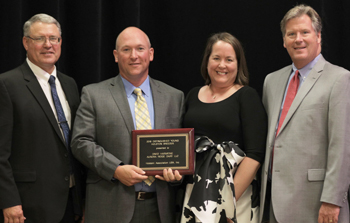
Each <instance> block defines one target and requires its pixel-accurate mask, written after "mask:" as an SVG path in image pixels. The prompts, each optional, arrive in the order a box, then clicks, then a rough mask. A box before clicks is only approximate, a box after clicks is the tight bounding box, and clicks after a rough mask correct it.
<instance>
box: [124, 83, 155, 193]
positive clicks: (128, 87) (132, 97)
mask: <svg viewBox="0 0 350 223" xmlns="http://www.w3.org/2000/svg"><path fill="white" fill-rule="evenodd" d="M121 78H122V81H123V84H124V88H125V93H126V97H127V99H128V102H129V107H130V111H131V115H132V119H133V121H134V129H136V122H135V102H136V100H137V96H136V94H134V89H135V88H136V87H135V86H134V85H132V84H131V83H130V82H129V81H127V80H126V79H124V78H123V77H121ZM138 88H141V90H142V95H143V97H144V98H145V100H146V102H147V107H148V112H149V116H150V119H151V124H152V129H154V106H153V97H152V91H151V86H150V84H149V77H147V79H146V80H145V81H144V82H143V83H142V84H141V85H140V86H139V87H138ZM134 186H135V191H144V192H154V191H156V186H155V184H154V183H153V184H152V185H151V186H148V185H147V184H145V182H141V183H138V184H135V185H134Z"/></svg>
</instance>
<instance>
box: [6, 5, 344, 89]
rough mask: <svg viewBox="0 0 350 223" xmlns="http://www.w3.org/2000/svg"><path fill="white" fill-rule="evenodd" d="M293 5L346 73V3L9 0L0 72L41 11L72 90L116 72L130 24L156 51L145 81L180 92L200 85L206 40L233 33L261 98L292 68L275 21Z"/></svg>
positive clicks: (12, 62) (19, 50)
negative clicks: (49, 20) (311, 15)
mask: <svg viewBox="0 0 350 223" xmlns="http://www.w3.org/2000/svg"><path fill="white" fill-rule="evenodd" d="M297 3H304V4H308V5H311V6H312V7H313V8H315V9H316V11H318V13H319V14H320V16H321V17H322V19H323V32H322V42H323V47H322V53H323V55H324V57H325V58H326V59H327V60H329V61H330V62H332V63H334V64H337V65H339V66H342V67H345V68H347V69H348V70H350V56H349V52H350V41H349V36H350V14H349V13H348V12H349V11H350V1H349V0H337V1H331V0H305V1H291V0H284V1H281V0H265V1H263V0H244V1H243V0H206V1H204V0H191V1H188V0H187V1H182V0H176V1H174V0H163V1H160V0H124V1H122V0H113V1H107V0H91V1H90V0H89V1H86V0H85V1H78V0H74V1H70V0H49V1H33V0H12V1H1V3H0V18H1V19H0V27H1V35H0V46H1V47H0V73H3V72H5V71H7V70H10V69H13V68H15V67H16V66H18V65H20V64H21V63H23V61H24V59H25V57H26V54H25V50H24V48H23V45H22V36H23V31H22V27H23V24H24V22H25V21H26V20H28V19H29V18H30V17H31V16H33V15H34V14H36V13H47V14H49V15H52V16H53V17H55V18H56V19H57V20H58V21H59V22H60V23H61V26H62V37H63V40H62V41H63V43H62V44H63V45H62V55H61V58H60V60H59V62H58V63H57V67H58V69H59V70H60V71H62V72H64V73H66V74H68V75H70V76H72V77H73V78H74V79H75V80H76V82H77V83H78V86H79V88H82V87H83V86H85V85H87V84H90V83H96V82H100V81H102V80H105V79H107V78H110V77H113V76H116V75H117V74H118V66H117V64H116V63H115V62H114V57H113V49H114V48H115V38H116V37H117V35H118V33H120V32H121V31H122V30H123V29H124V28H126V27H128V26H137V27H139V28H141V29H142V30H144V31H145V32H146V33H147V34H148V36H149V37H150V40H151V43H152V46H153V47H154V50H155V57H154V61H153V62H152V63H151V66H150V75H151V76H152V77H153V78H156V79H159V80H162V81H164V82H166V83H168V84H170V85H172V86H174V87H176V88H178V89H181V90H182V91H184V92H185V93H187V92H188V91H189V90H190V89H191V88H192V87H194V86H198V85H203V83H204V81H203V80H202V77H201V75H200V64H201V60H202V55H203V50H204V47H205V43H206V40H207V38H208V37H209V36H210V35H211V34H213V33H216V32H222V31H226V32H229V33H231V34H233V35H235V36H236V37H237V38H238V39H239V40H240V41H241V42H242V44H243V46H244V49H245V52H246V57H247V62H248V68H249V73H250V86H252V87H253V88H255V89H256V90H257V91H258V92H259V93H260V94H261V91H262V85H263V81H264V78H265V76H266V75H267V74H268V73H270V72H272V71H275V70H277V69H280V68H282V67H284V66H286V65H288V64H291V60H290V58H289V56H288V54H287V51H286V50H285V49H284V48H283V41H282V35H281V32H280V27H279V23H280V21H281V19H282V17H283V16H284V14H285V13H286V12H287V11H288V10H289V9H290V8H291V7H293V6H295V5H296V4H297Z"/></svg>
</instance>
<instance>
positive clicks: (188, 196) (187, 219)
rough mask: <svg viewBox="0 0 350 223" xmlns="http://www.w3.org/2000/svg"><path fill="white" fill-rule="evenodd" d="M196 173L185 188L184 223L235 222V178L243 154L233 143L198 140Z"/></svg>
mask: <svg viewBox="0 0 350 223" xmlns="http://www.w3.org/2000/svg"><path fill="white" fill-rule="evenodd" d="M196 156H197V157H196V167H195V173H194V175H193V176H192V178H191V179H190V180H189V182H188V184H187V186H186V192H185V198H184V205H183V211H182V216H181V222H182V223H195V222H203V223H206V222H208V223H209V222H210V223H227V218H229V219H231V220H232V221H233V222H237V221H236V199H235V189H234V184H233V176H234V173H235V171H236V169H237V166H238V164H239V163H240V162H241V161H242V160H243V158H244V156H245V154H244V152H243V151H242V150H241V149H240V148H239V147H238V146H237V145H236V144H235V143H234V142H231V141H230V142H223V143H221V144H214V143H213V142H212V141H211V140H210V139H209V138H208V137H205V136H203V137H200V138H198V139H197V140H196Z"/></svg>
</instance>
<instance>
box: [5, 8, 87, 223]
mask: <svg viewBox="0 0 350 223" xmlns="http://www.w3.org/2000/svg"><path fill="white" fill-rule="evenodd" d="M23 30H24V36H23V46H24V48H25V49H26V51H27V59H26V60H25V62H24V63H23V64H22V65H21V66H19V67H17V68H15V69H14V70H11V71H8V72H6V73H3V74H1V75H0V108H1V109H0V129H1V137H0V176H1V181H0V209H2V211H1V212H0V222H5V223H7V222H20V223H23V222H24V220H25V222H26V223H33V222H35V223H38V222H49V223H51V222H64V223H69V222H75V220H78V218H79V216H81V215H82V210H81V197H82V196H81V192H82V188H81V182H80V181H81V177H82V174H81V173H82V172H81V169H80V166H79V164H78V162H77V161H76V160H75V159H74V158H73V157H72V155H71V152H70V149H69V137H67V135H64V134H63V130H61V128H60V124H59V122H58V118H57V112H56V106H55V102H54V101H53V99H52V95H51V90H52V89H51V86H50V84H49V83H48V81H49V78H50V77H52V76H53V77H54V79H55V85H56V88H55V89H56V92H57V95H58V98H59V101H60V104H61V107H62V109H63V113H64V114H63V115H64V116H65V120H66V121H67V122H68V126H69V127H70V128H71V127H72V125H73V120H74V119H73V118H74V116H75V112H76V110H77V108H78V106H79V102H80V100H79V93H78V89H77V86H76V83H75V81H74V80H73V79H72V78H71V77H68V76H66V75H64V74H62V73H60V72H59V71H57V70H56V67H55V63H56V62H57V60H58V59H59V57H60V55H61V44H62V37H61V28H60V24H59V23H58V22H57V20H56V19H54V18H53V17H51V16H49V15H46V14H37V15H35V16H33V17H32V18H31V19H29V20H28V21H27V22H26V23H25V24H24V27H23ZM51 79H52V78H51ZM53 95H55V94H53ZM68 135H69V133H68Z"/></svg>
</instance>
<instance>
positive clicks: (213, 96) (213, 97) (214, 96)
mask: <svg viewBox="0 0 350 223" xmlns="http://www.w3.org/2000/svg"><path fill="white" fill-rule="evenodd" d="M234 86H235V84H233V85H232V86H231V87H230V88H229V89H227V91H226V92H228V91H229V90H231V88H233V87H234ZM209 89H210V91H211V92H212V97H211V98H212V99H215V98H216V95H214V91H213V90H212V89H211V84H209ZM226 92H225V93H226ZM225 93H224V94H225Z"/></svg>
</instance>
